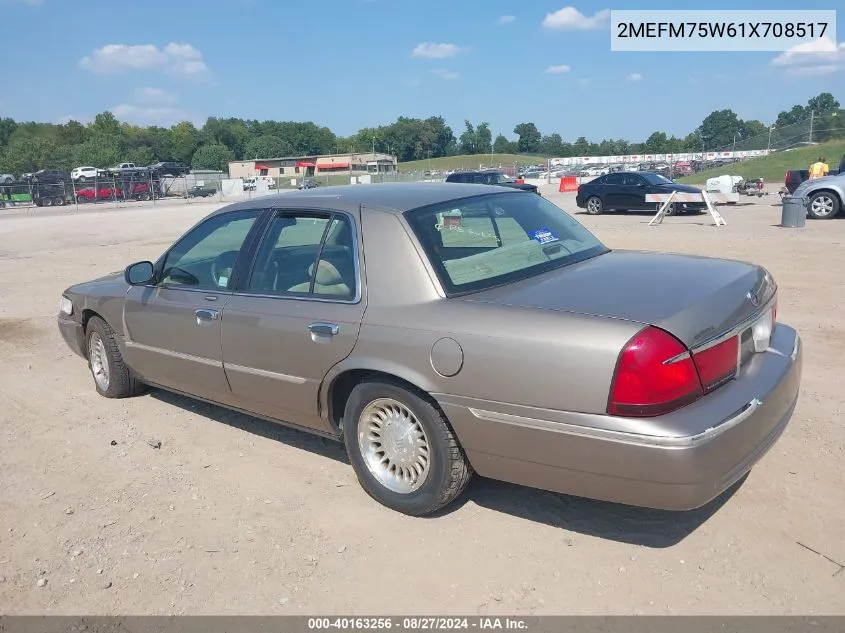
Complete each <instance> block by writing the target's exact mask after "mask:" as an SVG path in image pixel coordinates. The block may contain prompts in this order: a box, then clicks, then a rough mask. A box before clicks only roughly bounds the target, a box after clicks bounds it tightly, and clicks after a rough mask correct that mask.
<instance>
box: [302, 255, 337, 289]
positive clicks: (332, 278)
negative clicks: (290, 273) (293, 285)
mask: <svg viewBox="0 0 845 633" xmlns="http://www.w3.org/2000/svg"><path fill="white" fill-rule="evenodd" d="M308 274H309V275H313V274H314V264H311V266H309V267H308ZM314 283H317V284H320V285H321V286H333V285H335V284H342V283H343V277H341V276H340V272H339V271H338V269H337V268H335V266H334V264H332V263H331V262H327V261H326V260H325V259H321V260H320V263H319V265H318V266H317V274H316V275H315V277H314Z"/></svg>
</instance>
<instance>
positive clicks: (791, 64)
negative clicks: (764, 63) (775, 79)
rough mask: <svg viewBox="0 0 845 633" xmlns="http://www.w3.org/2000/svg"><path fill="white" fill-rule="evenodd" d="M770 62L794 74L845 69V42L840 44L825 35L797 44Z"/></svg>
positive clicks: (800, 74)
mask: <svg viewBox="0 0 845 633" xmlns="http://www.w3.org/2000/svg"><path fill="white" fill-rule="evenodd" d="M770 64H771V65H772V66H779V67H782V68H785V70H786V73H787V74H789V75H793V76H803V75H827V74H830V73H835V72H836V71H838V70H842V69H845V42H840V43H839V44H838V45H837V44H836V42H835V41H834V40H832V39H831V38H829V37H827V36H825V37H820V38H818V39H817V40H813V41H811V42H804V43H803V44H796V45H795V46H793V47H792V48H790V49H788V50H785V51H784V52H782V53H781V54H780V55H778V56H777V57H775V58H774V59H773V60H772V61H771V62H770Z"/></svg>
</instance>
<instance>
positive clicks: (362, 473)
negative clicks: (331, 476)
mask: <svg viewBox="0 0 845 633" xmlns="http://www.w3.org/2000/svg"><path fill="white" fill-rule="evenodd" d="M343 438H344V442H345V444H346V451H347V453H348V455H349V461H350V462H351V464H352V468H353V469H354V470H355V474H356V475H357V477H358V481H359V483H360V484H361V486H362V487H363V488H364V490H365V491H366V492H367V494H369V495H370V496H371V497H372V498H373V499H375V500H376V501H378V502H379V503H381V504H382V505H385V506H387V507H388V508H391V509H392V510H396V511H397V512H402V513H403V514H408V515H412V516H422V515H425V514H430V513H432V512H435V511H436V510H439V509H440V508H442V507H443V506H445V505H447V504H449V503H451V502H452V501H453V500H454V499H455V498H457V497H458V496H459V495H460V494H461V492H463V490H464V489H465V488H466V486H467V484H468V483H469V480H470V478H471V477H472V472H473V471H472V467H471V466H470V464H469V462H468V461H467V459H466V457H465V455H464V453H463V450H462V449H461V447H460V446H459V445H458V441H457V439H456V438H455V435H454V433H453V432H452V429H451V427H450V426H449V423H448V421H447V420H446V417H445V416H444V415H443V413H442V412H441V411H440V410H439V409H438V408H437V407H436V406H435V405H434V404H433V403H432V402H431V401H430V400H428V399H427V398H425V397H423V396H422V395H419V394H417V393H415V392H414V391H411V390H409V389H407V388H406V387H404V386H403V385H401V384H399V383H396V382H392V381H365V382H361V383H359V384H358V385H356V387H355V388H354V389H353V390H352V393H351V394H350V396H349V399H348V400H347V402H346V408H345V410H344V415H343Z"/></svg>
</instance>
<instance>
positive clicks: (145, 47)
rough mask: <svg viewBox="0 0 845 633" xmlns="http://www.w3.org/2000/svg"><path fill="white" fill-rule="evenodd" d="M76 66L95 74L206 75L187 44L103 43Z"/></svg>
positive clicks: (193, 51)
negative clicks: (158, 71)
mask: <svg viewBox="0 0 845 633" xmlns="http://www.w3.org/2000/svg"><path fill="white" fill-rule="evenodd" d="M79 67H80V68H82V69H84V70H89V71H91V72H93V73H96V74H98V75H109V74H118V73H127V72H132V71H138V70H161V71H163V72H166V73H169V74H173V75H181V76H189V77H197V76H202V75H205V74H206V73H207V72H208V66H207V65H206V63H205V61H204V60H203V58H202V53H200V52H199V51H198V50H197V49H196V48H194V47H193V46H191V45H190V44H183V43H176V42H171V43H170V44H168V45H167V46H165V47H164V48H161V49H160V48H158V47H157V46H156V45H155V44H138V45H128V44H107V45H106V46H103V47H102V48H98V49H97V50H95V51H94V52H93V53H91V55H88V56H86V57H83V58H82V59H80V60H79Z"/></svg>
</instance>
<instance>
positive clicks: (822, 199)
mask: <svg viewBox="0 0 845 633" xmlns="http://www.w3.org/2000/svg"><path fill="white" fill-rule="evenodd" d="M813 212H814V213H815V214H816V215H830V214H831V213H833V199H832V198H829V197H827V196H819V197H818V198H816V199H815V200H813Z"/></svg>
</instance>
